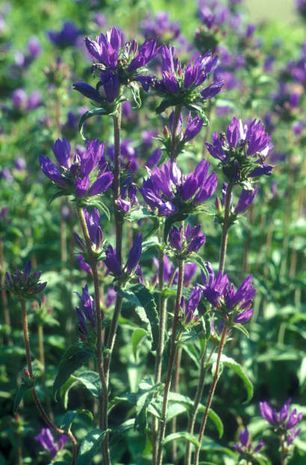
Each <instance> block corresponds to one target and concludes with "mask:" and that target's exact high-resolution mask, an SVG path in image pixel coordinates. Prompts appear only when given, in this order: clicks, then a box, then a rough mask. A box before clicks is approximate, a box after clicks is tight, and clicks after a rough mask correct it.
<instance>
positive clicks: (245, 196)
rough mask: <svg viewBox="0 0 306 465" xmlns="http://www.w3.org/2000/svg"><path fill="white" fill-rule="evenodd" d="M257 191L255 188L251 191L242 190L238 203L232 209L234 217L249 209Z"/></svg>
mask: <svg viewBox="0 0 306 465" xmlns="http://www.w3.org/2000/svg"><path fill="white" fill-rule="evenodd" d="M258 190H259V188H258V187H255V188H254V189H252V190H249V189H242V191H241V194H240V196H239V199H238V202H237V204H236V206H235V209H234V212H235V214H236V215H238V214H239V213H243V212H245V211H246V210H247V209H248V208H249V206H250V205H252V203H253V201H254V199H255V197H256V195H257V192H258Z"/></svg>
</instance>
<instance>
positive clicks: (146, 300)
mask: <svg viewBox="0 0 306 465" xmlns="http://www.w3.org/2000/svg"><path fill="white" fill-rule="evenodd" d="M122 295H123V297H125V298H128V299H129V301H130V302H132V303H133V306H134V308H136V307H142V308H143V310H144V313H145V315H144V316H145V317H146V318H143V317H142V320H143V321H145V320H146V319H147V320H148V323H149V326H150V329H151V336H152V350H156V348H157V346H158V340H159V316H158V312H157V306H156V302H155V299H154V296H153V294H152V293H151V292H150V291H149V289H147V288H146V287H145V286H143V285H142V284H137V285H136V286H132V287H130V288H129V289H128V290H127V291H124V292H122Z"/></svg>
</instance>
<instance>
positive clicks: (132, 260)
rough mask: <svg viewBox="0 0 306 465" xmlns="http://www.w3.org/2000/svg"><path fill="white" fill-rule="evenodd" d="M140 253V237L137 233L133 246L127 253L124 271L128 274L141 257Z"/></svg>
mask: <svg viewBox="0 0 306 465" xmlns="http://www.w3.org/2000/svg"><path fill="white" fill-rule="evenodd" d="M141 252H142V235H141V233H137V234H136V236H135V239H134V241H133V245H132V247H131V249H130V251H129V255H128V259H127V263H126V269H127V271H128V273H132V272H133V271H134V270H135V269H136V267H137V265H138V263H139V260H140V257H141Z"/></svg>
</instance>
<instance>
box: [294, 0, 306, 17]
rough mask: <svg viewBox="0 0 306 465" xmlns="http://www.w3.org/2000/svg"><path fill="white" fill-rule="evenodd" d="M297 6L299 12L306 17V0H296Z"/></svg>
mask: <svg viewBox="0 0 306 465" xmlns="http://www.w3.org/2000/svg"><path fill="white" fill-rule="evenodd" d="M295 6H296V9H297V11H298V13H299V14H300V15H301V16H302V17H303V18H306V0H295Z"/></svg>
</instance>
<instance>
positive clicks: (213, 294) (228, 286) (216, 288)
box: [202, 263, 256, 324]
mask: <svg viewBox="0 0 306 465" xmlns="http://www.w3.org/2000/svg"><path fill="white" fill-rule="evenodd" d="M206 270H207V275H206V274H204V273H203V274H202V284H203V296H204V297H205V298H206V299H207V300H208V302H209V303H210V304H211V305H212V306H213V307H215V308H216V309H217V310H220V312H221V315H222V316H223V317H225V318H226V319H230V320H231V321H233V322H234V323H240V324H245V323H247V322H248V321H249V320H250V319H251V318H252V315H253V301H254V298H255V294H256V290H255V288H254V287H253V285H252V280H253V278H252V276H248V277H247V278H245V279H244V280H243V282H242V283H241V284H240V286H239V287H238V289H237V288H236V287H235V286H234V284H233V283H231V282H230V280H229V278H228V276H227V274H223V273H221V272H218V273H217V274H216V275H215V273H214V271H213V268H212V266H211V264H210V263H206Z"/></svg>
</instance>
